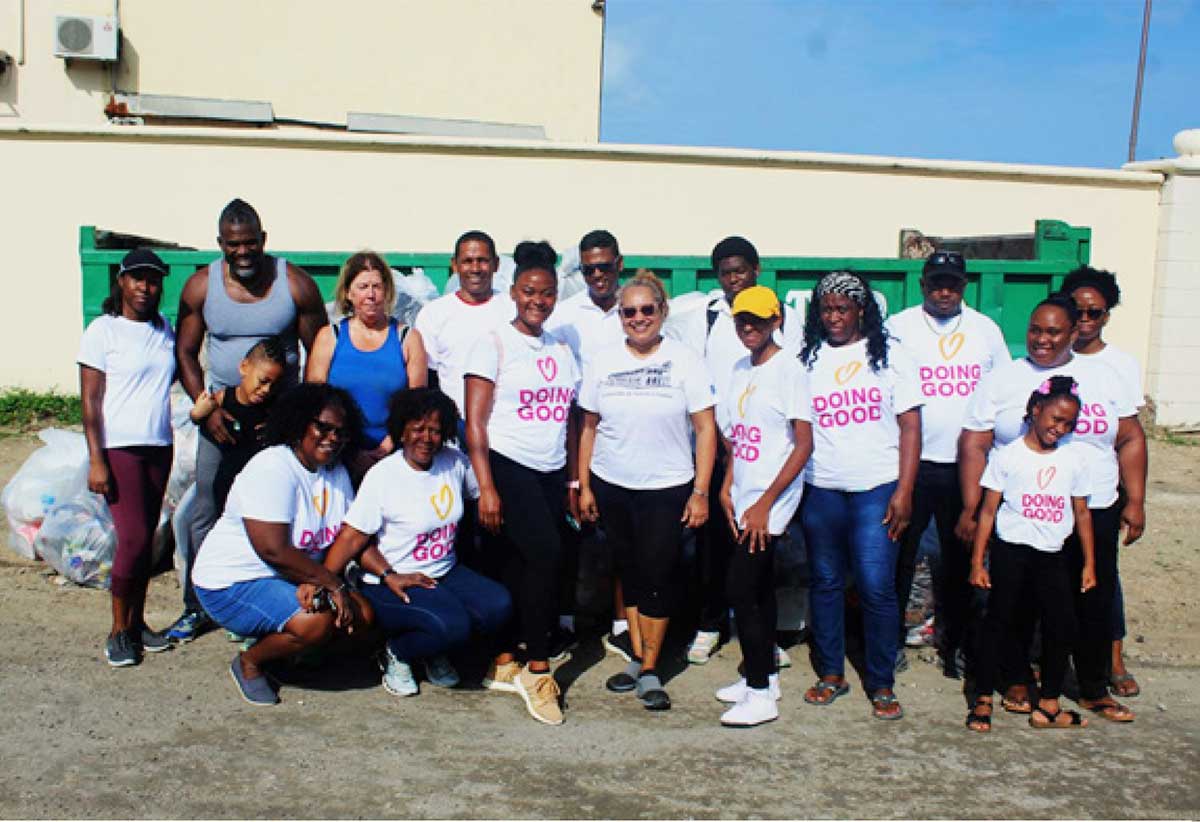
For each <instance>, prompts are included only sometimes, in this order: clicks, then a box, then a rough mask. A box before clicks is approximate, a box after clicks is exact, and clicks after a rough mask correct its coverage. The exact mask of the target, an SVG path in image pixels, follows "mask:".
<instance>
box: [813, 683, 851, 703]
mask: <svg viewBox="0 0 1200 822" xmlns="http://www.w3.org/2000/svg"><path fill="white" fill-rule="evenodd" d="M808 690H809V691H814V690H815V691H816V692H817V698H816V699H812V698H810V697H809V695H808V692H805V694H804V701H805V702H807V703H808V704H809V705H817V706H819V707H822V708H823V707H825V706H826V705H832V704H833V701H834V700H835V699H837V698H838V697H839V696H845V695H846V694H848V693H850V683H849V682H843V683H842V684H841V685H838V684H837V683H836V682H827V681H825V680H824V679H821V680H818V681H817V684H816V685H814V686H812V687H811V688H809V689H808Z"/></svg>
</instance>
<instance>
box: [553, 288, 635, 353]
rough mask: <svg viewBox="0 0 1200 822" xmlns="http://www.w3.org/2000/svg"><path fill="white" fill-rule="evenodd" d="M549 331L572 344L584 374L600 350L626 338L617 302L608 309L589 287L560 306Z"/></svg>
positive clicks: (556, 310)
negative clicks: (598, 300)
mask: <svg viewBox="0 0 1200 822" xmlns="http://www.w3.org/2000/svg"><path fill="white" fill-rule="evenodd" d="M546 330H547V331H550V332H553V333H554V334H555V336H557V337H559V339H561V340H562V341H563V342H565V343H566V344H567V345H569V346H571V351H572V352H574V354H575V362H577V363H579V371H580V373H583V372H584V371H585V370H587V365H588V363H589V362H591V360H592V358H593V357H595V356H596V353H597V352H598V351H600V350H601V349H604V348H608V347H609V346H610V345H615V344H616V343H619V342H622V341H624V339H625V329H624V328H623V327H622V326H621V314H620V310H619V308H618V306H617V304H616V303H614V304H613V307H612V308H610V309H609V310H608V311H604V310H602V309H601V308H600V307H599V306H598V305H596V304H595V303H594V302H592V297H591V295H590V294H589V293H588V291H587V289H584V290H583V291H580V292H579V293H578V294H576V295H574V296H572V297H569V298H568V299H566V300H564V301H562V302H561V303H559V304H558V305H556V306H555V307H554V313H553V314H551V315H550V319H549V320H547V321H546Z"/></svg>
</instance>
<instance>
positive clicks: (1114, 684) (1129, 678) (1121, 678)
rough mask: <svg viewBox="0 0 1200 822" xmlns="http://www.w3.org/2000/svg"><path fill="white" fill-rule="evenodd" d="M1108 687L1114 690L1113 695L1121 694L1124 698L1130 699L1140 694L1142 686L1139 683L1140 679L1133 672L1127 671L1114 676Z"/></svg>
mask: <svg viewBox="0 0 1200 822" xmlns="http://www.w3.org/2000/svg"><path fill="white" fill-rule="evenodd" d="M1124 685H1132V686H1133V687H1132V688H1128V687H1122V686H1124ZM1108 686H1109V687H1108V689H1109V690H1110V691H1112V694H1113V696H1119V697H1121V698H1122V699H1129V698H1130V697H1133V696H1140V695H1141V693H1142V688H1141V686H1140V685H1138V681H1137V680H1136V679H1134V678H1133V674H1131V673H1129V672H1125V673H1123V674H1120V675H1118V676H1114V677H1113V678H1112V679H1110V680H1109V681H1108Z"/></svg>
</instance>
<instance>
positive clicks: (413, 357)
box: [304, 251, 428, 478]
mask: <svg viewBox="0 0 1200 822" xmlns="http://www.w3.org/2000/svg"><path fill="white" fill-rule="evenodd" d="M334 302H335V303H336V304H337V307H338V309H339V310H340V311H341V312H342V315H343V318H342V319H341V321H339V322H337V323H334V324H331V325H327V326H325V327H324V328H322V329H321V330H320V331H318V332H317V337H316V339H315V340H314V341H313V347H312V353H311V354H310V355H309V358H308V364H307V365H306V366H305V369H304V379H305V381H306V382H328V383H329V384H331V385H336V386H338V387H340V388H344V389H346V390H347V391H349V392H350V395H351V396H352V397H354V400H355V402H357V403H358V405H359V407H360V408H361V409H362V412H363V417H364V419H365V420H366V425H365V426H364V428H363V442H361V443H358V445H359V455H360V456H359V458H358V459H357V460H356V463H355V465H354V466H353V468H352V470H351V474H352V475H354V476H355V477H356V478H358V477H361V476H362V475H363V474H364V473H366V470H367V469H368V468H370V467H371V466H372V465H374V464H375V463H376V462H378V461H379V460H381V459H383V458H384V457H386V456H387V455H388V454H390V453H392V451H393V450H394V444H393V443H392V440H391V438H390V437H389V436H388V434H387V416H388V399H389V398H390V397H391V396H392V394H394V393H396V392H397V391H399V390H401V389H402V388H422V387H424V386H425V384H426V381H427V379H428V373H427V366H426V361H425V346H424V345H423V343H422V341H421V334H420V332H418V331H417V330H416V329H415V328H409V327H408V326H406V325H401V324H400V323H399V322H397V321H396V319H395V318H393V317H392V316H391V312H392V307H393V306H394V305H395V304H396V284H395V281H394V280H393V279H392V270H391V269H390V268H389V267H388V264H387V263H386V262H385V261H384V259H383V258H382V257H381V256H379V255H378V254H376V253H375V252H374V251H360V252H358V253H357V254H354V255H353V256H351V257H350V259H348V260H346V262H345V264H344V265H343V266H342V270H341V273H340V274H339V275H338V281H337V287H336V289H335V290H334Z"/></svg>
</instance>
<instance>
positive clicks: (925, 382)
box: [918, 331, 983, 397]
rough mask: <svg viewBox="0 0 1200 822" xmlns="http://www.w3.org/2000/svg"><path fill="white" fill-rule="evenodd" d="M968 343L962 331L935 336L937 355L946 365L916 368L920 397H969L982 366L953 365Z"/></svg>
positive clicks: (978, 378) (980, 373)
mask: <svg viewBox="0 0 1200 822" xmlns="http://www.w3.org/2000/svg"><path fill="white" fill-rule="evenodd" d="M966 344H967V335H966V334H964V333H963V332H962V331H955V332H954V333H953V334H945V335H943V336H940V337H938V345H937V347H938V353H939V354H941V356H942V359H943V360H945V361H946V364H945V365H922V366H920V367H919V369H918V375H919V376H920V378H921V396H923V397H969V396H971V394H972V393H974V391H975V387H976V386H977V385H979V380H980V378H981V377H982V376H983V365H982V364H981V363H978V362H967V363H956V362H954V358H955V357H957V356H958V355H959V353H961V352H962V350H963V347H964V346H965V345H966Z"/></svg>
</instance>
